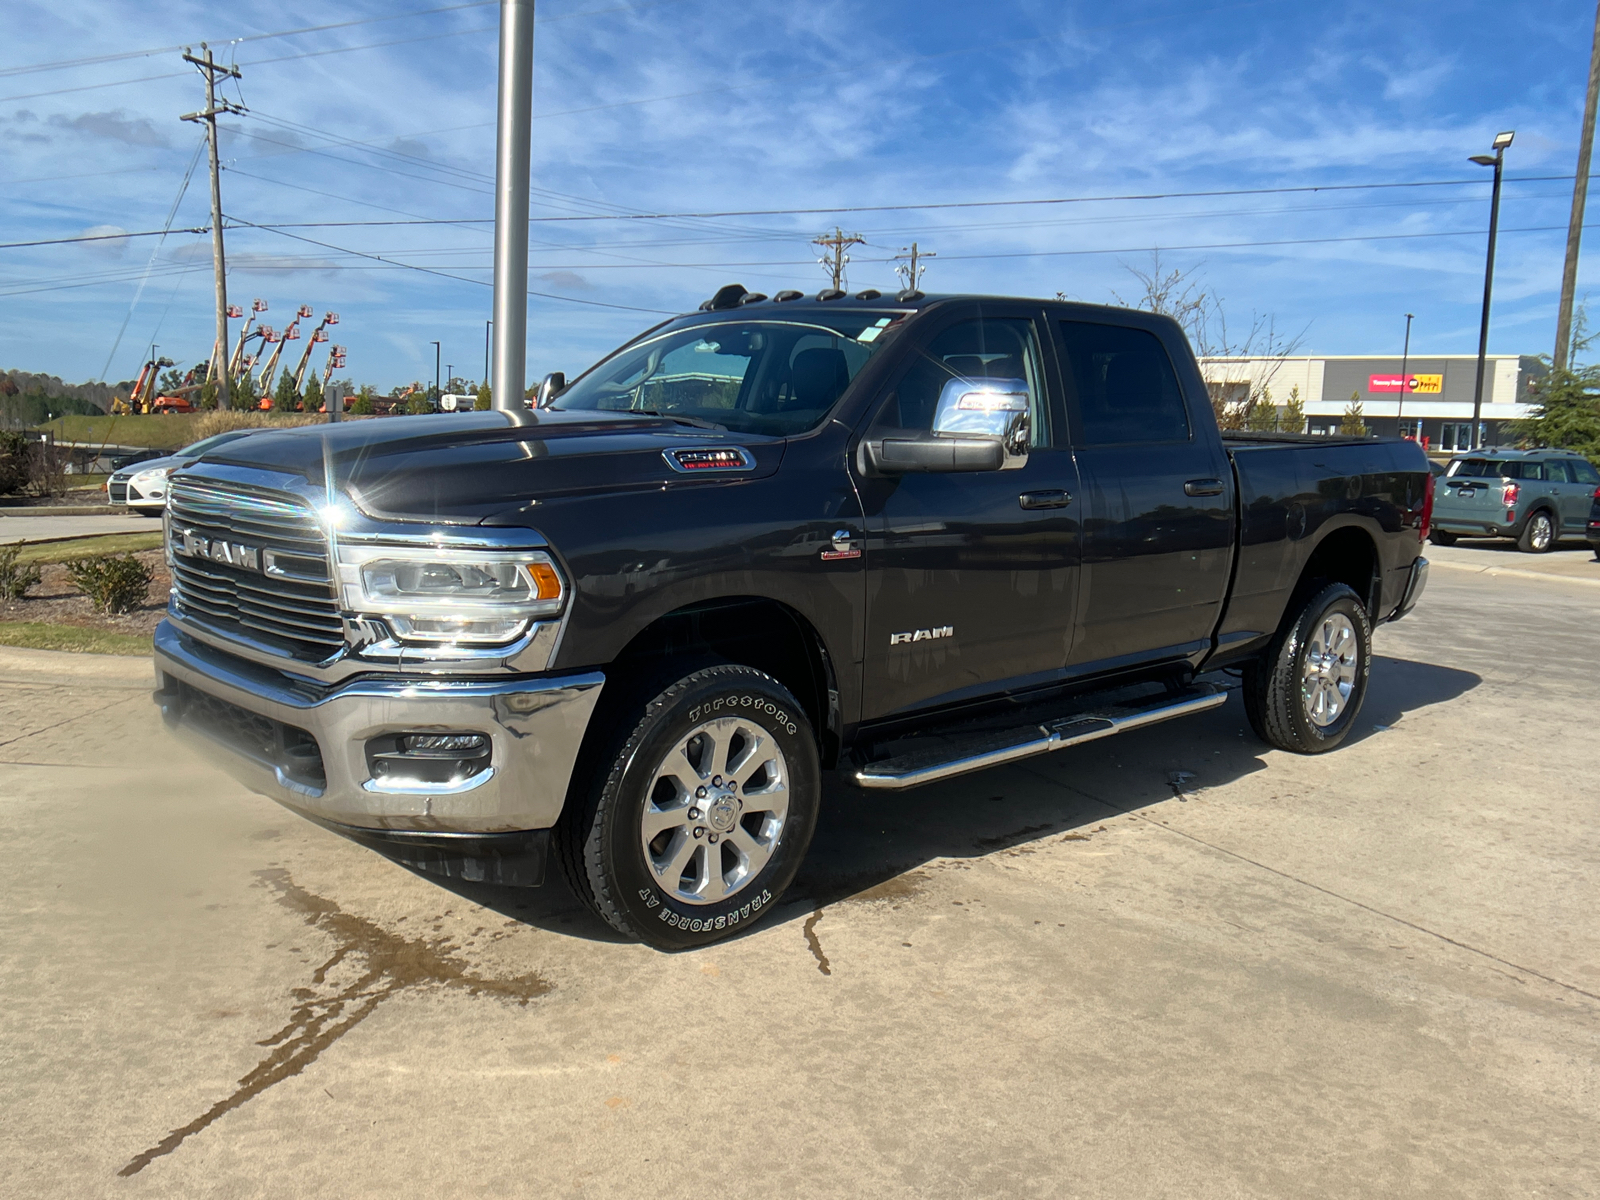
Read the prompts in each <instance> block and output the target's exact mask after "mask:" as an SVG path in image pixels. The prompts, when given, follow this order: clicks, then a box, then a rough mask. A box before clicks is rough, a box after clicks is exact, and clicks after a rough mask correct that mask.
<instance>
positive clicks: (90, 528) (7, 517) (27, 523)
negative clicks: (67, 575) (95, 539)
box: [0, 509, 161, 545]
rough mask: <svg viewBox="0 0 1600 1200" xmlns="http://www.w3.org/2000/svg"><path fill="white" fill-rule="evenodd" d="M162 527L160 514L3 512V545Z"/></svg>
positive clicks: (0, 536) (0, 518) (0, 517)
mask: <svg viewBox="0 0 1600 1200" xmlns="http://www.w3.org/2000/svg"><path fill="white" fill-rule="evenodd" d="M35 511H37V510H35ZM160 528H161V518H160V517H159V516H157V517H140V516H134V515H131V514H130V513H128V512H120V513H113V514H111V515H110V516H93V517H47V516H34V515H33V514H32V513H31V512H29V511H28V510H26V509H23V510H19V511H15V512H7V513H0V545H7V544H9V543H12V542H43V541H52V540H55V539H59V538H73V537H89V536H90V535H92V534H98V533H149V532H152V531H154V530H159V529H160Z"/></svg>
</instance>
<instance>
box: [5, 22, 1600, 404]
mask: <svg viewBox="0 0 1600 1200" xmlns="http://www.w3.org/2000/svg"><path fill="white" fill-rule="evenodd" d="M432 7H435V5H434V4H430V3H429V2H428V0H412V3H411V4H408V3H406V0H395V2H394V3H392V4H390V5H381V4H377V3H360V2H348V3H331V4H323V5H317V6H295V5H290V6H254V7H247V6H238V5H234V6H226V7H225V8H224V7H219V6H216V5H202V4H199V3H187V2H184V0H176V2H169V3H164V4H162V5H160V6H150V5H145V4H134V3H131V2H123V0H117V2H111V0H81V2H79V3H75V4H73V5H61V4H43V3H37V2H35V0H10V3H8V5H7V26H8V36H7V38H6V42H5V47H4V51H3V58H0V163H3V164H4V174H3V179H4V183H3V186H0V241H4V242H16V241H26V240H33V239H40V238H53V237H72V236H76V235H80V234H84V233H85V232H88V231H96V230H109V231H111V232H117V231H143V230H151V229H161V228H163V227H164V225H165V223H166V221H167V216H168V213H169V211H170V210H171V209H172V206H173V201H174V198H175V197H176V196H177V195H178V194H179V190H180V185H181V183H182V181H183V178H184V174H185V171H186V170H187V169H188V167H189V165H190V163H191V161H193V159H194V156H195V150H196V147H197V145H198V143H199V140H200V131H199V129H198V127H196V126H194V125H192V124H185V123H182V122H180V121H179V120H178V119H177V118H178V116H179V114H181V113H184V112H190V111H193V110H194V109H197V108H199V107H200V106H201V100H202V91H201V83H200V80H199V78H198V77H197V76H196V75H195V74H193V72H192V71H190V70H188V69H187V68H185V67H184V64H183V63H182V62H181V61H180V58H179V52H178V51H177V50H174V49H162V50H159V51H157V52H154V53H150V54H148V55H144V56H140V57H119V58H115V59H112V60H110V61H100V62H92V63H80V64H79V65H76V66H55V65H53V64H57V63H60V62H62V61H63V60H68V59H71V60H83V59H90V58H98V57H102V56H112V55H127V54H128V53H129V52H131V51H136V50H143V49H145V48H149V47H175V46H179V45H182V44H186V43H190V44H198V42H200V41H201V40H209V41H210V42H211V44H212V45H213V46H214V47H216V48H217V49H218V52H219V54H220V55H221V56H222V57H223V58H224V59H226V60H230V61H237V62H238V64H239V65H240V67H241V68H242V70H243V73H244V78H243V81H242V83H241V84H240V85H239V86H238V88H237V89H233V88H230V89H228V92H227V94H228V95H229V97H230V98H231V99H234V100H242V102H243V103H244V104H245V105H246V106H248V108H249V109H250V115H248V116H245V117H238V118H229V119H225V121H224V128H225V135H224V139H223V146H222V152H223V158H224V161H225V164H226V166H227V170H226V171H225V172H224V175H223V192H224V197H223V205H224V210H225V211H226V212H227V213H228V214H229V216H230V217H233V218H236V219H239V220H242V221H248V222H254V223H256V224H273V223H285V222H355V223H360V222H373V221H407V220H416V219H419V218H421V219H428V220H438V221H446V222H449V221H460V222H473V221H476V222H478V223H468V224H448V223H446V224H434V225H417V224H412V225H387V226H385V225H372V224H339V225H332V224H329V225H321V226H319V227H315V228H298V229H294V230H285V231H281V232H270V231H266V230H259V229H254V228H241V229H238V230H233V231H230V233H229V235H228V253H229V297H230V300H233V301H235V302H240V303H243V304H245V305H246V306H248V304H249V302H250V300H251V298H253V297H256V296H260V297H264V298H265V299H267V301H268V302H269V304H270V306H271V308H270V311H269V313H268V315H267V318H266V319H267V321H268V322H269V323H272V324H275V325H277V326H278V327H280V328H281V327H282V325H283V324H285V323H286V321H287V319H288V317H289V316H290V315H291V314H292V311H293V309H294V307H295V306H297V305H299V304H302V303H304V304H310V305H313V306H314V307H315V308H316V310H317V312H318V314H319V315H320V313H321V312H322V311H324V310H330V309H331V310H336V311H338V312H339V313H340V315H341V323H340V325H339V326H338V328H337V329H336V330H334V331H333V332H334V334H335V338H334V340H335V341H337V342H339V343H341V344H344V345H346V346H348V348H349V365H348V368H347V370H346V371H345V372H344V374H347V375H349V376H351V377H353V378H354V379H356V380H357V381H358V382H371V383H374V384H377V385H379V386H380V387H382V388H384V389H387V388H388V387H390V386H391V385H394V384H397V383H402V382H406V381H410V380H412V379H423V378H426V379H431V377H432V372H433V347H432V345H431V342H432V341H433V340H434V339H439V340H440V341H441V342H442V343H443V351H444V358H445V360H446V361H447V362H450V363H454V364H455V365H456V372H457V374H459V375H465V376H468V377H472V378H477V377H479V376H480V375H481V374H482V371H483V344H484V321H485V319H486V318H487V317H488V315H489V307H490V288H489V287H488V286H485V285H486V284H487V282H488V280H489V279H490V270H489V266H490V247H491V244H492V232H491V228H490V226H489V225H488V224H486V223H483V219H484V218H487V217H489V216H491V215H492V211H493V209H492V194H491V187H492V173H493V163H494V154H493V151H494V126H493V120H494V105H495V63H496V33H495V25H496V21H497V8H496V6H495V5H493V4H488V5H458V6H456V7H454V8H452V9H451V10H450V11H434V12H431V13H426V14H421V15H417V10H421V9H426V8H432ZM395 14H408V15H403V16H396V15H395ZM374 18H389V19H383V20H374ZM1593 20H1594V8H1593V6H1592V5H1587V4H1579V3H1569V2H1566V0H1562V2H1559V3H1557V2H1548V3H1540V2H1523V3H1517V4H1507V3H1504V2H1501V3H1477V4H1470V3H1469V4H1446V3H1404V2H1399V3H1396V2H1390V3H1381V4H1380V3H1365V2H1361V3H1349V4H1341V5H1315V4H1311V5H1308V4H1289V3H1278V2H1257V3H1215V4H1212V3H1207V2H1206V0H1192V2H1179V0H1133V2H1128V3H1122V4H1118V5H1107V4H1090V3H1078V2H1072V0H1055V2H1042V0H989V2H988V3H985V4H983V5H975V4H972V3H958V2H955V0H915V2H912V0H876V2H875V3H872V4H860V3H858V4H849V3H827V2H826V0H823V2H818V3H809V4H794V3H792V2H791V3H781V2H776V0H740V2H739V3H737V4H735V3H728V2H726V0H723V2H721V3H714V2H710V0H545V2H544V3H542V4H541V5H540V9H539V19H538V33H537V42H536V51H535V53H536V58H537V68H536V70H537V84H536V100H535V112H536V118H537V119H536V121H535V131H534V139H535V140H534V181H533V182H534V187H535V189H536V191H535V205H534V215H535V216H536V217H538V218H564V219H559V220H557V219H546V220H540V221H537V222H536V223H535V225H534V227H533V231H532V239H533V254H532V264H533V265H532V269H531V286H532V287H533V288H534V289H535V290H538V291H542V292H546V293H550V294H551V295H552V296H559V297H565V298H566V299H542V298H535V299H534V300H533V301H532V303H531V305H530V319H529V372H530V376H532V377H537V376H538V375H540V374H542V373H543V372H544V371H546V370H555V369H563V370H566V371H568V372H569V373H571V372H573V371H575V370H577V369H580V368H582V367H584V366H586V365H587V364H588V363H589V362H591V361H593V360H594V359H595V358H596V357H598V356H599V355H600V354H602V353H603V352H604V351H605V350H607V349H608V348H610V347H611V346H613V345H615V344H616V343H617V342H619V341H621V340H622V339H624V338H626V337H628V336H630V335H631V334H632V333H634V332H636V331H637V330H638V329H640V328H641V327H643V326H644V325H646V324H649V323H651V322H653V321H654V320H655V319H657V318H656V317H655V316H654V314H653V312H649V311H632V310H633V309H643V310H664V311H668V312H672V311H681V310H685V309H689V308H693V307H694V306H695V305H696V304H698V303H699V302H700V300H701V299H703V298H704V297H705V296H707V295H709V294H710V293H711V292H712V291H713V290H715V288H716V287H717V286H719V285H720V284H722V283H725V282H729V281H732V280H737V281H739V282H742V283H744V284H746V285H747V286H749V287H750V288H752V289H753V290H759V291H765V292H772V291H776V290H777V289H779V288H782V287H790V286H792V287H800V288H804V289H806V290H808V291H809V290H814V289H816V288H817V287H820V286H822V285H823V282H824V276H823V272H822V269H821V268H820V267H819V266H818V265H816V263H815V261H814V258H815V252H814V248H813V247H812V246H811V245H810V239H811V238H812V237H814V236H815V235H816V234H818V233H819V232H822V231H823V230H824V229H826V228H829V227H831V226H832V225H834V224H835V223H838V224H841V225H842V226H843V227H844V228H845V229H846V231H847V232H858V233H860V234H861V235H862V236H863V237H865V238H866V239H867V244H866V245H863V246H859V247H856V248H855V250H854V251H853V258H854V261H853V263H852V265H851V268H850V274H849V282H850V285H851V286H852V287H853V288H862V287H879V288H882V289H884V290H890V289H891V288H892V287H894V286H895V277H894V274H893V267H892V264H891V263H890V261H889V260H890V259H892V258H893V256H894V255H895V254H896V253H898V252H899V251H900V249H901V248H902V247H904V246H907V245H909V244H910V243H911V242H912V241H913V240H916V241H917V242H919V243H920V244H921V246H922V247H923V248H924V249H933V250H936V251H937V252H938V255H939V257H937V258H936V259H934V260H933V261H932V263H931V265H930V267H929V270H928V274H927V275H926V277H925V279H924V287H925V288H927V289H928V290H930V291H979V292H988V293H1003V294H1021V295H1045V296H1048V295H1053V294H1055V293H1057V292H1064V293H1066V294H1068V295H1070V296H1072V297H1074V298H1079V299H1086V300H1094V301H1105V300H1109V299H1111V297H1112V295H1113V294H1114V293H1117V292H1120V293H1123V294H1129V292H1130V288H1132V287H1133V286H1134V285H1133V280H1132V278H1131V276H1130V275H1129V273H1128V270H1127V268H1128V267H1129V266H1136V267H1144V266H1147V265H1148V264H1149V261H1150V251H1151V250H1152V249H1153V248H1162V249H1161V256H1162V261H1163V263H1164V264H1166V265H1167V266H1168V267H1176V268H1181V269H1184V270H1186V271H1192V272H1194V273H1195V274H1196V276H1197V277H1198V278H1201V279H1202V280H1203V281H1204V283H1205V285H1206V286H1207V287H1208V288H1210V289H1211V290H1212V291H1213V292H1214V293H1216V294H1217V295H1220V296H1221V297H1223V298H1224V302H1225V306H1226V311H1227V313H1228V315H1229V321H1230V325H1232V326H1233V327H1234V328H1239V327H1241V326H1242V325H1247V324H1248V323H1249V321H1250V319H1251V315H1252V314H1260V315H1263V316H1268V315H1270V316H1271V317H1272V318H1273V320H1275V322H1276V324H1277V327H1278V328H1279V329H1280V330H1286V331H1289V332H1290V333H1292V334H1298V333H1300V332H1301V331H1304V336H1303V342H1302V346H1303V349H1304V350H1305V351H1308V352H1315V353H1328V354H1352V353H1367V352H1386V351H1393V352H1398V350H1399V345H1400V338H1401V332H1402V329H1403V325H1404V319H1403V314H1404V313H1405V312H1407V311H1410V312H1414V313H1416V314H1417V320H1416V323H1415V325H1414V328H1413V342H1412V344H1413V353H1418V354H1437V353H1470V352H1472V351H1474V350H1475V349H1476V346H1477V323H1478V306H1479V302H1480V299H1481V288H1482V272H1483V249H1484V245H1483V242H1484V239H1483V236H1482V230H1484V229H1485V228H1486V224H1487V210H1488V190H1489V189H1488V178H1489V174H1490V173H1489V172H1488V171H1487V170H1485V169H1483V168H1481V167H1476V166H1473V165H1471V164H1469V163H1467V161H1466V159H1467V156H1468V155H1470V154H1475V153H1482V152H1484V151H1486V150H1487V149H1488V146H1489V142H1490V140H1491V138H1492V137H1493V136H1494V134H1495V133H1496V132H1497V131H1499V130H1501V129H1515V130H1516V131H1517V139H1516V143H1515V144H1514V145H1513V147H1512V148H1511V150H1510V151H1509V152H1508V155H1507V177H1508V183H1507V186H1506V190H1505V196H1504V200H1503V207H1502V215H1501V224H1502V230H1503V234H1502V238H1501V243H1500V254H1499V258H1498V263H1497V269H1496V293H1495V294H1496V306H1495V315H1494V326H1493V330H1492V333H1491V338H1490V350H1491V351H1493V352H1497V353H1539V352H1546V353H1547V352H1548V351H1549V349H1550V344H1551V342H1552V341H1553V337H1554V333H1553V329H1554V320H1555V317H1554V314H1555V306H1556V294H1557V288H1558V286H1559V282H1560V274H1561V255H1562V247H1563V244H1564V239H1565V226H1566V220H1567V212H1568V207H1569V205H1570V197H1571V190H1570V189H1571V184H1570V182H1568V181H1565V180H1560V179H1554V180H1551V179H1545V180H1540V179H1537V178H1535V177H1539V176H1561V175H1570V174H1571V172H1572V170H1573V165H1574V159H1575V155H1576V150H1577V139H1578V128H1579V122H1580V118H1581V110H1582V102H1583V84H1584V79H1585V77H1586V73H1587V66H1588V61H1587V60H1588V49H1589V42H1590V37H1591V33H1592V29H1593ZM335 23H345V24H342V27H340V28H334V29H323V30H320V31H318V32H313V33H305V34H299V35H295V36H288V37H262V36H260V35H262V34H275V33H278V32H280V31H283V30H292V29H297V28H303V27H306V26H326V25H331V24H335ZM236 38H242V39H250V40H244V41H239V42H231V41H230V39H236ZM41 68H43V69H41ZM107 84H111V85H112V86H104V85H107ZM1460 180H1467V181H1472V182H1468V183H1455V184H1451V185H1449V186H1436V187H1392V188H1385V189H1372V190H1363V189H1357V190H1343V191H1325V192H1315V193H1306V192H1301V193H1276V194H1266V195H1255V196H1237V195H1235V196H1213V197H1198V196H1192V195H1191V196H1174V197H1171V198H1168V199H1162V200H1104V201H1099V202H1086V203H1071V204H1055V205H1015V206H1007V207H988V208H946V209H936V210H921V211H916V210H904V209H900V210H893V209H892V206H898V205H907V204H924V205H925V204H939V203H953V202H965V201H995V200H1013V201H1015V200H1040V199H1052V198H1056V199H1059V198H1079V197H1106V196H1125V195H1129V194H1132V193H1152V192H1160V193H1185V192H1187V193H1194V192H1203V191H1218V190H1239V189H1258V188H1287V187H1305V186H1320V185H1349V184H1361V185H1366V184H1377V183H1390V184H1393V183H1414V182H1418V181H1460ZM208 203H209V201H208V196H207V189H206V184H205V172H204V163H203V159H202V160H201V165H200V167H199V169H197V170H196V172H195V174H194V177H193V179H192V180H191V181H190V184H189V187H188V190H187V192H185V193H184V195H183V199H182V201H181V203H180V204H179V206H178V209H177V214H176V217H175V220H174V225H175V227H177V228H179V229H182V228H186V227H191V226H199V225H203V224H205V222H206V219H207V212H208ZM830 206H844V207H852V206H854V207H860V206H891V210H888V211H876V212H855V213H850V212H840V213H837V214H833V213H813V214H806V215H784V214H774V215H760V216H729V217H714V218H675V219H669V220H616V219H611V218H612V217H614V216H615V215H616V214H620V213H698V212H746V211H749V210H767V209H795V208H829V207H830ZM1591 211H1592V212H1596V213H1600V209H1592V210H1591ZM578 217H582V218H585V219H576V220H575V219H571V218H578ZM597 217H599V218H604V219H594V218H597ZM1591 219H1592V220H1594V221H1595V222H1596V223H1600V215H1596V216H1593V217H1592V218H1591ZM290 233H293V234H295V235H297V237H298V238H300V239H311V240H309V241H307V240H297V239H296V237H291V236H288V234H290ZM1400 235H1404V236H1400ZM1412 235H1429V236H1412ZM1435 235H1438V236H1435ZM1587 238H1588V248H1589V249H1591V251H1592V252H1593V254H1600V229H1591V230H1589V232H1588V234H1587ZM316 243H323V244H316ZM1241 243H1257V244H1255V245H1241ZM1260 243H1276V244H1270V245H1263V244H1260ZM1192 247H1206V248H1203V249H1200V248H1192ZM363 256H366V257H363ZM1595 261H1596V260H1595V258H1594V257H1592V256H1591V257H1590V258H1588V259H1586V260H1585V264H1584V268H1583V269H1582V271H1581V273H1580V276H1579V293H1580V295H1582V293H1583V292H1584V291H1585V290H1587V289H1589V288H1590V287H1596V286H1597V285H1600V267H1596V266H1594V265H1593V264H1594V263H1595ZM415 268H426V270H418V269H415ZM428 272H439V273H442V275H443V276H457V277H459V279H456V278H444V277H441V274H430V273H428ZM473 281H476V282H473ZM1597 290H1600V287H1597ZM579 301H587V302H589V303H579ZM605 305H616V306H622V307H603V306H605ZM211 311H212V309H211V272H210V248H209V238H207V237H205V236H197V235H194V234H189V233H175V234H173V235H171V236H169V237H168V238H166V239H164V240H161V241H158V240H157V239H155V238H130V239H126V240H120V239H119V240H111V241H105V242H98V243H83V244H75V245H62V246H43V247H35V248H27V249H6V250H3V251H0V314H3V319H0V368H14V369H22V370H31V371H45V372H49V373H51V374H56V375H60V376H62V377H63V378H65V379H67V380H69V381H74V382H76V381H81V380H85V379H90V378H100V377H102V373H103V376H104V378H107V379H109V380H118V379H126V378H130V377H132V375H134V374H135V373H136V372H137V369H138V363H139V362H140V360H141V358H142V356H143V354H144V352H145V348H146V347H147V346H148V344H149V343H150V342H152V341H154V342H157V343H159V344H160V346H161V353H163V354H168V355H171V356H172V357H174V358H178V359H180V360H183V361H186V362H187V361H193V360H195V359H199V358H202V357H204V356H205V355H206V354H207V353H208V350H209V343H210V338H211V323H212V316H211ZM130 312H131V315H130ZM124 322H126V331H125V332H123V333H122V334H121V338H120V343H119V342H118V337H119V330H121V329H122V327H123V325H124ZM303 345H304V343H303V342H301V343H297V344H292V347H291V348H292V349H293V350H299V349H300V348H301V347H303ZM113 346H116V347H117V348H116V351H115V354H113V353H112V351H113ZM108 358H109V366H107V362H108ZM313 361H314V362H316V363H317V364H318V365H319V366H320V364H321V362H322V353H321V352H320V351H319V352H318V354H317V355H316V357H315V358H314V359H313Z"/></svg>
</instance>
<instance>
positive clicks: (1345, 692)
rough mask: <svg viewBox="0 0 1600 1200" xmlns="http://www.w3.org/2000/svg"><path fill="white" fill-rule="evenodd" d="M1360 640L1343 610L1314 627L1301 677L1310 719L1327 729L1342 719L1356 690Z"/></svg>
mask: <svg viewBox="0 0 1600 1200" xmlns="http://www.w3.org/2000/svg"><path fill="white" fill-rule="evenodd" d="M1360 652H1361V651H1360V643H1359V641H1358V640H1357V638H1356V630H1355V626H1354V625H1352V624H1351V623H1350V618H1349V617H1347V616H1345V615H1344V614H1343V613H1337V612H1336V613H1330V614H1329V615H1328V616H1327V617H1326V618H1325V619H1324V620H1323V621H1322V623H1321V624H1320V625H1318V626H1317V627H1316V629H1315V630H1313V631H1312V634H1311V638H1310V640H1309V643H1308V645H1307V648H1306V662H1305V668H1304V670H1303V671H1302V673H1301V677H1300V699H1301V702H1302V703H1303V704H1304V705H1305V710H1306V719H1307V720H1309V721H1310V722H1311V723H1312V724H1313V725H1315V726H1317V727H1318V728H1319V729H1325V728H1327V727H1328V726H1329V725H1332V724H1333V723H1334V722H1335V721H1337V720H1338V719H1339V714H1341V713H1342V712H1344V710H1345V705H1347V704H1348V703H1349V702H1350V693H1351V692H1352V691H1354V690H1355V684H1356V667H1357V665H1358V659H1359V655H1360Z"/></svg>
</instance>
